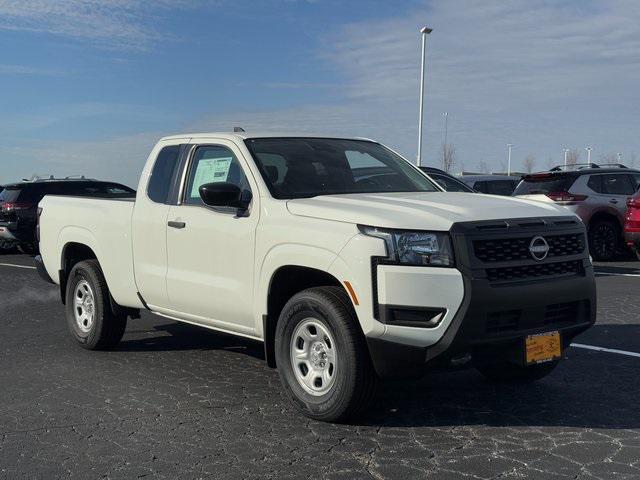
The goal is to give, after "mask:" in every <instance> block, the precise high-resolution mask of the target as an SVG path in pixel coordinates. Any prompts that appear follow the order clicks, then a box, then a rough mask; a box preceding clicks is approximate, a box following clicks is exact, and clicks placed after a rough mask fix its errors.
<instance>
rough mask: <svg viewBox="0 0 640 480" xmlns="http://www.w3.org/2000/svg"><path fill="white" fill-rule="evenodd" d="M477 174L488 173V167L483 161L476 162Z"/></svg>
mask: <svg viewBox="0 0 640 480" xmlns="http://www.w3.org/2000/svg"><path fill="white" fill-rule="evenodd" d="M478 172H480V173H489V165H487V162H485V161H484V160H480V161H479V162H478Z"/></svg>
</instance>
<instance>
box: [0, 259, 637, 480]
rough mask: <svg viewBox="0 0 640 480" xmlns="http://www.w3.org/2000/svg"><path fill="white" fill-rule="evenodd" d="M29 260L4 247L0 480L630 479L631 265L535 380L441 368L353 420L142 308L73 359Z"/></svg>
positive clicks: (633, 466)
mask: <svg viewBox="0 0 640 480" xmlns="http://www.w3.org/2000/svg"><path fill="white" fill-rule="evenodd" d="M30 266H31V259H30V258H28V257H26V256H22V255H5V256H0V307H1V309H0V339H1V341H2V346H1V348H0V365H2V367H1V368H0V478H3V479H4V478H6V479H13V478H42V479H53V478H63V477H64V478H67V477H71V478H83V479H84V478H127V479H129V478H142V477H149V478H170V479H191V478H206V477H210V478H216V479H225V478H234V479H235V478H278V479H283V478H345V479H357V478H376V479H377V478H403V479H409V478H411V479H413V478H429V479H445V478H471V479H490V478H527V479H535V478H540V479H555V478H558V479H560V478H572V479H615V478H620V479H631V478H640V408H639V407H638V403H639V402H640V380H639V377H640V317H639V315H638V312H640V295H639V293H640V262H620V263H610V264H606V265H598V266H597V271H598V272H599V273H598V279H597V282H598V301H599V305H598V322H597V325H596V326H595V327H594V328H592V329H591V330H590V331H588V332H586V333H584V334H583V335H581V336H580V337H578V338H577V339H576V341H575V342H576V343H578V344H580V345H581V346H580V347H573V348H570V349H569V350H567V351H566V357H567V361H566V362H563V364H561V365H560V366H559V367H558V368H557V369H556V371H555V372H554V373H553V374H552V375H550V376H549V377H547V378H546V379H544V380H542V381H540V382H538V383H536V384H533V385H528V386H519V387H515V386H505V385H494V384H491V383H488V382H486V381H485V380H484V379H483V378H482V377H481V376H480V375H479V374H478V373H476V372H475V371H473V370H464V371H455V372H447V373H437V374H433V375H430V376H428V377H426V378H424V379H422V380H420V381H416V382H410V383H403V384H396V385H388V386H385V387H384V388H383V390H382V391H381V392H380V394H379V395H378V397H377V400H376V402H375V405H374V407H373V408H372V409H371V411H370V412H369V414H368V415H367V416H366V417H364V418H363V419H361V420H359V421H358V422H357V423H355V424H352V425H331V424H323V423H319V422H314V421H310V420H308V419H306V418H304V417H302V416H299V415H297V414H296V413H295V412H294V411H293V410H291V409H290V408H289V407H288V405H287V404H286V403H285V402H284V399H283V397H282V396H281V393H280V386H279V380H278V375H277V372H276V371H274V370H271V369H269V368H267V367H266V365H265V364H264V361H263V360H262V348H261V345H260V344H258V343H254V342H250V341H246V340H243V339H238V338H234V337H231V336H227V335H223V334H218V333H215V332H210V331H207V330H203V329H199V328H196V327H191V326H187V325H183V324H179V323H175V322H171V321H167V320H165V319H162V318H159V317H155V316H153V315H151V314H143V317H142V319H140V320H134V321H130V322H129V325H128V328H127V333H126V334H125V337H124V339H123V341H122V343H121V345H120V346H119V348H118V349H117V350H115V351H110V352H89V351H85V350H83V349H81V348H79V347H77V346H76V345H74V344H73V343H72V340H71V338H70V337H69V335H68V334H67V331H66V325H65V321H64V317H63V308H62V305H61V304H60V302H59V299H58V291H57V289H56V287H54V286H51V285H47V284H45V283H43V282H42V281H40V279H39V278H38V277H37V274H36V272H35V270H33V269H32V268H29V267H30ZM593 347H602V348H606V349H610V350H611V351H601V350H594V349H593ZM634 354H635V355H634Z"/></svg>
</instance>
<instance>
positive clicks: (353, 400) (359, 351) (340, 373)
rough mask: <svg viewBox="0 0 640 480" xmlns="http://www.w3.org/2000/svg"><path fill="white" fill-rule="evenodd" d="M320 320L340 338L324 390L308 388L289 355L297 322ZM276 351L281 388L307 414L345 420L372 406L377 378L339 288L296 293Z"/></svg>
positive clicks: (278, 333)
mask: <svg viewBox="0 0 640 480" xmlns="http://www.w3.org/2000/svg"><path fill="white" fill-rule="evenodd" d="M310 318H311V319H312V320H314V321H316V320H317V321H319V322H320V323H321V324H322V325H323V326H324V327H325V328H326V329H327V330H328V331H329V332H330V334H331V336H332V337H333V340H334V342H335V353H336V359H337V361H336V367H335V372H334V374H335V378H334V379H333V381H332V382H333V383H332V384H331V387H330V389H329V390H328V391H327V392H326V393H323V394H315V395H313V394H310V393H308V392H307V391H306V390H305V389H304V387H303V386H302V385H301V383H300V382H299V381H298V379H297V378H296V375H295V373H294V368H298V367H296V366H294V365H293V362H292V360H291V356H290V351H291V350H290V349H291V341H292V337H293V335H294V332H295V331H296V329H297V327H298V326H299V325H300V324H301V323H302V322H303V321H306V320H308V319H310ZM275 354H276V363H277V367H278V373H279V375H280V381H281V383H282V387H283V389H284V392H285V394H286V396H287V397H288V399H289V400H290V401H291V403H293V405H294V406H295V407H296V408H297V409H298V410H299V411H300V412H302V413H303V414H304V415H306V416H308V417H310V418H313V419H315V420H321V421H325V422H344V421H346V420H348V419H349V418H353V417H355V416H356V415H357V414H358V413H360V412H362V410H363V409H365V408H366V407H367V405H368V404H369V402H370V401H371V399H372V398H373V396H374V395H375V391H376V386H377V377H376V374H375V371H374V369H373V365H372V363H371V357H370V356H369V351H368V349H367V345H366V342H365V338H364V335H363V334H362V331H361V330H360V326H359V324H358V320H357V318H356V314H355V311H354V309H353V306H352V304H351V301H350V299H349V297H348V296H347V294H346V292H345V291H344V290H343V289H341V288H340V287H317V288H310V289H308V290H304V291H302V292H300V293H298V294H296V295H294V296H293V297H292V298H291V299H290V300H289V301H288V302H287V304H286V305H285V306H284V309H283V310H282V313H281V314H280V318H279V320H278V325H277V327H276V334H275Z"/></svg>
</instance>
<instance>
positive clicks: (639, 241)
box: [624, 191, 640, 260]
mask: <svg viewBox="0 0 640 480" xmlns="http://www.w3.org/2000/svg"><path fill="white" fill-rule="evenodd" d="M624 239H625V241H626V242H627V246H628V247H629V248H631V250H632V251H633V253H634V254H635V256H636V258H637V259H638V260H640V191H637V192H636V193H635V195H634V196H633V197H631V198H629V199H628V200H627V216H626V218H625V221H624Z"/></svg>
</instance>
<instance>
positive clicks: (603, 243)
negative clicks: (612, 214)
mask: <svg viewBox="0 0 640 480" xmlns="http://www.w3.org/2000/svg"><path fill="white" fill-rule="evenodd" d="M621 239H622V237H621V234H620V227H619V226H618V224H617V223H616V222H615V221H614V220H609V219H602V220H595V221H594V222H593V223H592V224H591V225H590V226H589V250H590V253H591V256H592V257H593V258H594V259H595V260H600V261H609V260H613V259H614V258H615V256H616V254H617V253H618V251H619V250H620V242H621Z"/></svg>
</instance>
